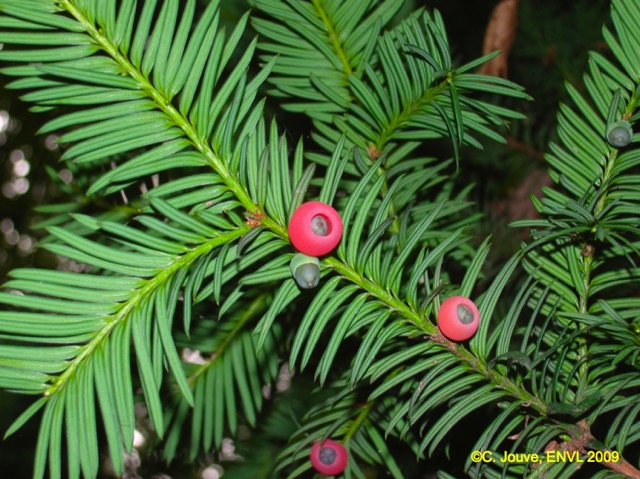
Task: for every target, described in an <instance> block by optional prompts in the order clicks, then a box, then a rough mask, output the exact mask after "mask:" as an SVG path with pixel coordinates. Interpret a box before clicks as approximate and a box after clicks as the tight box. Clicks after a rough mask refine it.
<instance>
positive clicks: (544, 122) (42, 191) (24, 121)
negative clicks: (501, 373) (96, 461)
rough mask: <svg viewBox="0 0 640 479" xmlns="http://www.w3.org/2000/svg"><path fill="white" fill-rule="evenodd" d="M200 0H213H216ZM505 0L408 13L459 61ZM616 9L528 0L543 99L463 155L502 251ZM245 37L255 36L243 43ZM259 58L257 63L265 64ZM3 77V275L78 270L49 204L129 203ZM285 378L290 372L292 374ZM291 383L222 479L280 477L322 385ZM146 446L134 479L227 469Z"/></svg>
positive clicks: (16, 457) (22, 440)
mask: <svg viewBox="0 0 640 479" xmlns="http://www.w3.org/2000/svg"><path fill="white" fill-rule="evenodd" d="M200 3H201V4H202V5H201V6H204V5H206V3H207V0H201V2H200ZM497 3H498V0H432V1H425V0H420V1H415V0H414V1H412V0H407V2H406V7H405V9H404V12H403V13H407V12H410V11H412V10H414V9H415V8H418V7H423V8H427V9H432V8H437V9H438V10H440V11H441V13H442V15H443V17H444V20H445V24H446V25H447V30H448V34H449V41H450V44H451V45H452V48H453V50H454V55H455V63H456V64H463V63H465V62H467V61H470V60H472V59H474V58H477V57H478V56H480V55H481V54H482V46H483V38H484V35H485V30H486V28H487V24H488V22H489V19H490V17H491V13H492V11H493V9H494V7H495V6H496V5H497ZM222 5H223V7H222V11H223V19H224V21H225V22H226V23H227V24H228V26H229V27H232V26H233V25H234V24H235V23H236V21H237V20H238V19H239V18H240V17H241V15H242V14H243V13H244V12H245V11H246V10H247V9H248V8H249V4H248V0H222ZM608 9H609V2H608V1H607V0H567V1H565V2H558V1H557V0H520V2H519V7H518V23H517V30H516V36H515V41H514V43H513V46H512V49H511V51H510V53H509V57H508V78H509V79H510V80H513V81H515V82H516V83H519V84H521V85H523V86H525V87H526V89H527V91H528V93H529V94H530V95H531V96H532V97H533V99H534V101H532V102H527V103H519V104H510V105H507V106H509V107H511V108H514V109H516V110H519V111H523V112H524V113H525V114H526V115H527V120H525V121H523V122H520V123H518V124H515V125H514V126H513V128H512V129H511V131H509V132H507V140H508V142H507V144H506V145H497V144H495V143H492V144H487V145H486V147H485V150H484V151H478V150H463V152H462V161H461V165H462V166H461V169H462V171H461V175H462V180H463V181H464V182H465V183H469V182H471V183H474V184H476V188H475V189H474V193H473V194H474V198H473V199H474V200H475V202H476V204H477V207H478V209H479V210H480V211H482V212H483V213H484V214H485V219H484V221H483V222H482V223H481V224H480V226H479V230H478V235H479V236H486V235H487V234H493V235H494V249H496V248H497V249H498V250H500V248H502V249H503V251H504V255H505V256H506V255H509V254H510V253H511V252H513V250H514V248H515V247H517V242H518V241H520V240H521V239H523V238H524V236H522V235H520V236H519V235H514V234H513V233H512V232H508V231H507V228H508V223H509V221H511V220H513V219H515V218H520V217H526V216H531V215H532V214H534V212H533V210H532V209H531V206H530V205H531V202H530V200H529V195H530V194H531V193H532V192H534V193H535V192H537V191H538V190H539V186H540V185H541V184H544V183H545V182H546V181H547V180H546V173H545V166H544V164H543V161H542V160H543V151H544V150H545V147H546V144H547V143H548V142H549V141H553V139H554V134H555V125H556V109H557V106H558V103H559V102H562V101H564V100H565V98H566V92H565V89H564V83H565V82H570V83H572V84H573V85H575V86H577V87H578V88H579V89H581V90H582V85H581V77H582V73H583V72H584V71H585V69H586V65H587V60H588V51H589V50H601V49H602V48H603V44H602V42H601V33H600V32H601V26H602V24H603V22H604V21H605V19H607V17H608ZM248 39H249V36H247V37H246V38H245V41H248ZM238 51H242V49H238ZM231 63H233V62H231ZM254 66H255V67H256V68H257V67H258V65H257V62H256V65H254ZM6 83H7V78H6V77H2V76H0V85H1V87H2V88H0V165H2V168H1V169H0V278H1V279H2V282H4V280H5V279H6V275H7V272H8V271H10V270H11V269H14V268H17V267H25V266H37V267H47V268H65V269H77V268H80V267H81V266H80V265H75V264H72V263H69V262H68V261H65V260H64V259H63V258H57V257H55V256H53V255H52V254H50V253H47V252H46V251H43V250H39V249H38V248H37V245H38V242H39V241H41V240H42V239H43V237H44V236H45V233H44V231H43V229H42V226H43V225H46V224H47V219H48V218H50V216H51V213H55V212H56V208H55V207H54V206H52V205H56V204H65V203H66V204H68V203H74V204H76V205H77V206H76V207H77V208H82V210H83V212H85V213H88V214H100V213H104V212H107V211H110V210H113V209H114V208H115V207H116V206H118V203H119V202H120V204H122V198H118V197H116V198H114V199H113V203H112V204H92V203H91V202H90V201H89V200H87V198H86V197H84V195H83V194H82V191H83V188H82V186H81V185H77V184H76V183H75V181H74V172H73V171H71V170H69V169H68V168H69V167H68V166H67V165H65V164H62V163H60V162H59V157H60V151H59V149H58V147H57V145H56V136H55V135H53V134H48V135H38V134H37V132H38V129H39V127H40V126H41V125H42V124H44V123H45V121H46V120H47V118H49V117H52V116H54V115H55V114H56V112H55V111H52V112H45V113H39V114H34V113H31V112H29V111H28V105H27V104H25V103H23V102H21V101H20V99H19V98H18V95H17V94H16V93H14V92H12V91H10V90H7V89H5V88H4V87H5V85H6ZM270 108H271V111H272V113H274V114H276V115H277V117H278V118H279V123H280V125H281V126H282V127H283V128H286V129H287V132H288V134H289V135H290V136H291V137H292V139H297V138H298V137H299V136H300V135H305V128H306V127H307V126H308V124H306V123H305V122H304V121H301V119H300V118H295V119H293V118H291V114H289V113H287V112H284V111H282V110H280V109H278V108H277V106H276V105H274V104H271V105H270ZM429 148H431V149H433V148H434V146H433V145H429ZM435 148H436V149H438V148H439V147H438V145H435ZM441 148H442V149H441V150H438V151H435V152H434V151H431V152H430V153H429V154H433V155H436V154H437V155H442V157H446V156H447V155H450V154H451V152H450V151H448V146H447V145H446V144H445V143H443V144H442V146H441ZM523 234H525V233H523ZM494 256H495V257H496V258H497V259H494V260H495V261H496V265H498V264H500V261H499V258H500V256H501V255H500V254H498V255H494ZM282 380H283V381H285V382H286V380H287V375H286V371H285V372H283V377H282ZM292 385H293V386H292V387H290V388H289V387H288V385H287V387H283V388H282V392H281V393H280V394H278V396H277V400H276V401H274V402H273V404H272V407H271V409H270V410H269V411H270V412H269V414H268V415H267V417H266V419H265V420H264V421H263V422H262V424H261V425H260V427H259V428H258V430H257V431H244V433H243V434H241V436H240V437H239V438H238V439H237V440H236V441H235V443H229V445H228V448H227V450H226V451H222V452H221V454H222V455H223V457H222V459H225V458H226V459H227V461H226V462H224V461H223V464H225V474H224V476H225V477H227V478H248V477H252V478H259V477H264V478H267V477H271V470H272V466H273V460H274V457H275V456H276V455H277V453H278V451H279V450H280V449H281V448H282V447H283V445H284V444H286V440H287V437H288V435H289V433H291V432H292V431H294V430H295V427H296V422H297V420H298V419H299V418H300V417H302V415H304V413H305V412H306V410H307V409H308V407H309V397H308V391H309V389H310V388H312V387H313V385H312V384H309V383H305V382H304V381H298V380H296V381H294V382H293V383H292ZM29 399H30V398H29ZM26 404H28V402H25V401H24V398H23V397H20V396H16V395H9V394H7V393H6V392H3V391H0V411H1V412H2V414H0V430H2V431H5V430H6V428H7V427H8V425H9V424H10V423H11V422H12V420H13V419H14V418H15V417H16V416H17V415H18V414H19V413H20V412H21V411H22V410H23V409H24V408H25V407H26ZM37 426H38V422H37V421H31V422H30V423H29V424H27V426H25V427H23V428H22V429H21V430H20V431H19V432H18V433H16V434H15V435H13V436H11V437H10V438H9V439H7V440H5V441H3V442H2V444H1V445H0V464H1V465H2V469H3V471H14V472H11V477H12V478H15V479H19V478H21V477H30V475H31V464H32V456H33V451H34V445H35V439H36V434H37ZM139 451H140V458H133V459H132V461H133V463H132V464H131V466H132V467H131V469H132V471H133V470H134V469H136V468H135V467H134V466H137V465H138V462H140V465H139V468H138V469H137V476H136V475H135V474H133V475H131V476H129V477H144V478H147V477H156V478H160V477H167V476H169V477H174V478H181V477H185V478H186V477H203V478H205V479H215V478H216V477H218V476H219V475H220V472H221V471H220V469H219V468H218V469H216V468H212V467H211V464H215V463H216V462H220V459H221V458H220V457H216V458H213V457H212V458H203V460H202V461H200V462H199V463H196V464H193V465H190V466H187V465H186V464H182V463H180V461H177V462H175V463H174V464H172V465H171V466H170V467H168V466H166V465H163V464H162V462H161V460H160V458H159V457H155V456H154V455H153V454H151V455H146V453H145V448H144V446H142V447H141V448H140V449H139ZM238 456H242V457H245V458H250V462H249V463H245V464H243V463H241V462H240V461H234V460H233V459H234V458H237V457H238ZM185 462H186V458H185ZM407 463H408V464H411V467H414V468H415V466H414V465H415V460H414V459H413V458H412V457H407ZM248 468H250V469H248ZM415 473H416V476H415V477H430V476H429V473H427V472H426V471H425V469H424V468H422V469H421V470H420V471H417V470H416V471H415ZM163 474H164V476H163ZM105 477H108V475H107V476H105ZM371 477H376V471H371Z"/></svg>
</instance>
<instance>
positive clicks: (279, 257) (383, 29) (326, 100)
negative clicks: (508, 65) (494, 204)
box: [0, 0, 640, 478]
mask: <svg viewBox="0 0 640 479" xmlns="http://www.w3.org/2000/svg"><path fill="white" fill-rule="evenodd" d="M218 3H219V2H217V1H215V0H213V1H211V2H208V3H207V4H206V7H205V8H200V5H198V4H197V2H196V1H195V0H185V1H181V0H164V1H161V2H158V1H157V0H28V1H24V0H0V43H2V44H3V49H2V50H0V61H1V62H2V65H3V68H2V73H3V74H4V75H7V76H9V77H11V78H12V81H11V83H9V84H8V88H11V89H16V90H20V92H21V95H22V96H21V98H22V99H23V100H24V101H26V102H30V103H32V104H33V110H34V111H35V112H48V114H49V115H51V118H53V119H51V120H50V121H49V122H47V123H46V124H45V125H44V126H43V127H42V129H41V131H42V132H55V133H56V134H58V135H60V136H59V143H60V144H61V145H62V146H63V149H64V154H63V158H62V159H63V161H64V162H66V164H68V165H69V168H70V169H72V171H73V172H74V175H75V178H76V182H77V184H78V188H79V189H80V190H81V191H82V193H81V194H82V198H78V199H77V200H78V204H76V205H73V204H72V205H67V206H64V205H61V206H60V207H58V208H52V210H55V211H57V212H58V213H60V212H62V214H58V215H57V216H55V217H52V218H51V219H50V220H49V222H48V224H49V225H50V226H49V227H48V237H47V239H46V241H44V242H43V247H45V248H47V249H48V250H50V251H51V252H53V253H55V254H58V255H61V256H64V257H67V258H70V259H73V260H75V261H77V262H79V263H81V264H84V265H85V271H84V272H83V273H76V272H66V271H49V270H39V269H18V270H14V271H12V273H11V278H10V280H9V281H8V282H6V283H5V284H4V290H3V292H0V302H1V303H2V304H3V305H5V307H4V308H3V310H2V311H1V312H0V342H1V344H0V386H2V387H3V388H5V389H7V390H10V391H13V392H16V393H21V394H29V395H32V396H34V401H33V402H32V403H31V406H29V407H28V408H27V409H26V410H25V412H24V413H23V414H22V415H21V416H20V417H19V418H17V419H16V420H15V422H14V423H13V425H12V426H11V427H10V429H9V431H7V435H10V434H12V433H14V432H15V431H17V430H18V429H19V428H20V427H21V426H22V425H24V424H25V422H27V421H28V420H30V419H32V418H34V416H38V417H39V420H40V431H39V435H38V441H37V444H36V446H35V447H36V454H35V465H34V477H36V478H40V477H43V476H45V475H49V477H52V478H57V477H62V476H68V477H71V478H76V477H86V478H91V477H96V476H97V475H98V474H99V468H100V454H101V451H107V452H108V455H109V456H110V458H111V461H112V464H113V467H114V469H115V470H116V471H117V472H118V473H122V471H123V470H124V467H125V464H124V453H125V451H129V452H130V451H131V449H132V447H133V445H132V444H133V437H134V430H135V428H136V415H135V411H136V409H135V408H136V405H137V404H140V403H144V405H145V407H146V411H147V414H148V419H149V421H150V425H151V427H152V429H153V430H154V432H155V434H156V435H157V438H158V441H157V442H156V443H155V446H154V447H156V448H157V450H158V452H160V453H161V455H162V457H163V459H164V460H166V461H167V462H171V461H172V460H174V459H175V458H176V457H178V456H179V457H183V458H184V457H186V459H187V460H189V461H191V462H195V461H196V460H197V459H198V458H200V457H204V456H205V455H206V454H208V453H210V452H211V451H216V450H220V448H221V445H222V442H223V438H225V437H229V436H231V437H235V435H236V433H237V432H238V430H239V427H240V426H250V427H254V426H259V425H261V424H262V423H263V421H262V420H261V418H262V417H264V414H265V409H264V405H265V403H266V402H267V401H268V399H267V396H266V395H265V394H263V387H264V386H265V385H273V384H274V381H275V380H276V378H277V376H278V371H279V369H280V367H281V365H282V364H283V363H286V364H288V365H289V367H290V369H291V370H292V371H295V374H294V376H293V381H294V383H295V382H296V380H297V378H298V377H304V376H309V377H311V378H313V379H314V380H315V381H316V382H317V385H318V386H319V389H320V392H319V393H318V394H317V395H315V394H314V395H311V394H310V392H309V394H308V398H309V399H308V400H309V403H310V404H311V403H313V407H312V408H311V409H310V410H309V411H308V413H307V414H306V416H305V418H304V420H303V422H302V423H300V424H298V426H297V431H296V432H294V433H293V434H292V435H291V436H290V438H289V440H290V441H289V445H288V446H286V447H284V448H283V449H282V450H281V451H279V452H280V455H279V458H278V462H277V468H276V471H275V472H273V475H275V476H278V477H291V478H293V477H298V476H303V475H307V476H309V475H310V474H312V472H311V471H310V470H311V464H310V462H309V461H308V454H309V448H310V446H311V444H312V443H313V442H315V441H317V440H320V439H322V438H327V437H331V438H332V439H334V440H336V441H339V442H342V443H344V444H345V446H346V447H347V449H348V451H349V462H348V466H347V469H346V471H345V473H344V475H345V477H349V478H351V477H358V478H364V477H369V476H367V474H368V472H367V471H370V470H371V466H372V465H373V466H374V467H378V468H379V469H381V470H385V471H387V472H388V473H389V474H391V475H392V476H393V477H395V478H402V477H407V471H408V470H410V469H411V468H410V467H407V465H406V464H404V463H403V461H401V460H400V459H399V456H398V454H400V453H401V454H403V456H402V457H405V458H406V454H405V453H402V452H401V451H402V450H403V448H405V449H406V450H407V451H412V452H411V454H412V455H413V456H414V457H415V458H417V459H418V460H419V461H421V464H429V461H430V459H429V457H433V456H434V455H435V456H438V457H439V462H438V464H439V467H440V468H441V471H440V472H439V475H440V476H439V477H443V478H448V477H453V476H452V475H451V474H459V473H461V472H462V470H464V472H466V473H467V474H468V475H469V476H472V477H496V478H497V477H525V476H526V477H539V478H542V477H546V478H551V477H554V478H555V477H570V476H572V475H574V474H575V473H582V472H584V470H588V471H589V473H590V474H592V476H591V477H597V478H605V477H607V478H612V477H625V474H626V475H628V476H632V477H640V472H639V471H638V470H637V469H636V468H635V467H634V464H633V462H636V461H638V454H637V447H638V441H639V440H640V420H639V414H640V374H639V371H638V364H639V363H638V354H639V352H640V315H639V314H638V311H639V310H640V299H639V298H638V292H637V284H638V283H637V282H638V279H639V278H640V269H639V267H638V266H637V264H638V261H640V258H639V254H638V253H639V248H640V234H639V233H640V230H639V224H640V214H639V212H640V193H639V191H640V188H639V187H640V177H639V176H638V174H637V170H638V165H639V164H640V149H638V148H636V146H635V145H636V143H635V142H637V141H638V140H639V139H640V136H639V135H638V134H636V135H634V136H633V142H632V143H631V145H630V146H628V147H625V148H622V149H617V148H615V147H613V146H611V145H610V144H609V143H608V141H607V139H606V130H607V125H608V124H610V123H612V122H614V121H617V120H619V119H625V120H628V121H629V122H630V123H631V125H633V124H634V123H635V122H636V120H637V118H638V115H637V113H636V111H635V110H636V108H637V106H638V103H639V101H640V95H639V94H638V91H637V90H638V86H639V84H640V1H638V0H613V5H612V20H613V22H612V24H613V30H606V29H605V30H604V39H605V41H606V43H607V45H608V47H609V49H610V52H611V55H609V56H604V55H602V54H598V53H594V54H592V55H591V58H590V62H589V73H588V74H587V75H585V77H584V84H585V87H586V89H585V92H583V93H580V91H579V90H578V89H577V88H576V87H574V86H571V85H567V88H568V91H569V93H570V96H571V98H572V99H573V102H574V104H573V105H571V106H565V105H562V106H561V107H560V113H559V128H558V137H559V142H558V143H557V144H551V145H550V146H549V153H548V155H547V160H548V162H549V164H550V167H551V170H552V177H553V180H554V181H555V183H556V186H555V187H554V188H549V189H547V190H545V192H544V197H543V198H542V199H534V202H535V205H536V207H537V209H538V211H539V213H540V218H539V219H535V220H526V221H522V222H521V226H527V227H529V228H531V239H530V241H529V242H528V243H527V244H524V245H523V247H522V250H520V251H517V252H514V253H513V256H512V257H511V259H509V260H508V261H507V262H506V263H505V264H504V266H503V267H502V268H501V269H500V271H499V272H498V273H497V274H493V275H492V276H489V277H488V275H489V273H490V272H488V271H484V270H483V267H484V265H485V263H486V260H487V257H488V255H489V254H490V239H486V240H484V241H481V242H480V243H479V244H478V243H476V242H475V240H474V238H473V237H472V236H471V231H472V230H471V227H472V226H473V225H474V223H475V222H476V220H477V217H476V215H474V214H473V209H472V208H471V205H470V204H469V203H468V202H467V199H466V195H467V193H468V191H469V189H470V188H471V186H461V185H460V184H459V183H458V182H457V181H456V165H461V164H464V158H461V157H460V147H461V146H462V145H469V146H472V147H480V146H481V142H482V141H486V140H494V141H503V139H502V136H501V133H500V132H501V130H500V128H503V127H504V126H508V125H509V123H510V122H511V121H513V120H518V119H521V118H523V116H522V115H520V114H519V113H517V112H515V111H512V110H510V109H507V108H504V107H501V106H500V98H501V97H504V96H509V97H514V98H516V99H522V100H526V99H527V98H528V97H527V95H526V94H525V93H524V91H523V89H522V88H520V87H518V86H517V85H514V84H513V83H511V82H509V81H506V80H502V79H497V78H493V77H487V76H482V75H478V74H476V73H474V70H475V69H476V67H477V66H478V65H480V64H481V63H483V62H484V61H486V60H487V59H488V58H490V57H491V56H492V55H489V56H487V57H484V58H479V59H478V60H476V61H473V62H471V63H468V64H466V65H462V66H456V65H455V64H454V62H453V60H452V56H451V52H450V48H449V44H448V40H447V34H446V31H445V27H444V25H443V21H442V18H441V17H440V16H439V14H438V13H437V12H427V11H424V10H419V11H416V12H414V13H412V14H410V15H407V16H406V17H403V15H402V14H400V12H403V11H404V10H402V7H403V3H404V2H403V1H402V0H304V1H301V0H255V1H254V9H253V10H252V13H251V21H252V25H253V26H254V28H255V29H256V31H257V32H258V34H259V35H258V37H257V39H253V40H252V41H250V42H249V43H248V46H246V47H244V46H243V47H239V45H240V44H241V43H240V41H241V39H242V38H243V32H244V30H245V27H246V25H247V22H248V21H249V20H250V17H249V14H247V15H245V16H244V17H242V19H241V20H240V21H239V22H238V24H237V26H236V28H235V29H233V31H231V32H229V33H227V32H225V29H224V28H222V27H220V23H221V19H220V9H219V4H218ZM258 60H262V62H261V66H260V68H257V66H258V63H259V62H258ZM265 85H266V88H265V89H264V90H261V87H263V86H265ZM261 91H266V93H267V95H268V97H267V101H269V102H273V103H274V104H275V103H276V102H278V103H279V104H280V105H281V106H282V107H283V108H284V109H286V110H288V111H290V112H293V113H297V114H299V115H301V116H306V117H307V118H308V119H309V120H310V121H309V122H308V123H309V125H310V126H309V128H310V131H309V135H310V139H309V140H308V141H307V142H306V144H303V143H302V142H301V141H300V142H297V143H296V144H295V145H290V143H291V140H290V139H289V138H287V136H286V135H284V134H283V133H282V132H283V131H284V128H286V126H287V125H280V124H278V123H277V120H274V119H270V118H267V116H266V115H265V113H264V111H263V107H264V104H265V103H264V101H260V100H259V98H258V97H259V94H260V92H261ZM34 118H36V119H37V117H35V116H34ZM439 138H445V139H446V141H447V145H448V147H449V148H450V150H449V151H450V152H451V155H452V157H453V158H452V159H447V158H435V157H429V156H425V153H424V152H425V151H427V149H426V148H425V145H426V146H427V147H429V146H430V145H434V144H435V141H434V140H436V139H439ZM439 144H440V145H441V144H442V141H441V140H440V141H439ZM437 151H442V147H441V146H440V147H439V148H438V149H437ZM122 198H126V199H127V201H126V202H123V201H122ZM311 199H319V200H320V201H323V202H326V203H330V204H332V205H333V206H334V207H335V208H336V209H337V210H338V211H339V212H340V214H341V216H342V220H343V222H344V235H343V237H342V241H341V243H340V244H339V246H338V248H337V249H336V250H335V251H334V252H333V253H332V254H330V255H328V256H326V257H323V258H322V261H321V265H322V266H321V268H322V279H321V282H320V285H319V287H318V288H317V289H315V290H313V291H301V290H300V289H299V288H298V286H297V284H296V282H295V281H294V279H293V278H292V277H291V272H290V270H289V262H290V260H291V258H292V256H293V254H294V249H293V248H292V247H291V245H290V242H289V238H288V233H287V224H288V222H289V218H290V216H291V214H292V213H293V211H295V209H296V208H297V207H298V206H299V205H300V204H301V203H302V202H304V201H308V200H311ZM65 208H66V209H65ZM451 295H463V296H468V297H472V298H473V299H474V301H475V302H476V303H477V304H478V306H479V309H480V314H481V318H482V321H481V326H480V329H479V331H478V333H477V334H476V335H475V336H474V338H473V339H472V340H471V341H469V342H466V343H455V342H452V341H450V340H448V339H446V338H445V337H444V336H443V335H442V334H441V333H440V332H439V330H438V328H437V326H436V323H435V319H436V316H437V311H438V309H439V307H440V304H441V303H442V301H443V300H444V299H445V298H447V297H448V296H451ZM189 351H191V352H193V351H197V352H198V354H197V357H198V360H197V361H193V360H192V359H191V355H189V354H188V352H189ZM316 396H317V397H318V399H317V400H315V399H314V398H315V397H316ZM276 397H277V396H276ZM34 420H35V419H34ZM470 430H471V431H474V432H473V433H471V432H470ZM460 435H463V436H466V437H465V438H464V439H465V440H464V441H460ZM461 442H462V443H464V444H463V445H464V448H465V449H464V451H457V450H456V448H457V446H458V445H459V444H460V443H461ZM634 448H635V449H634ZM473 450H480V451H489V452H490V453H493V457H494V458H496V460H495V462H490V461H487V462H479V463H475V462H472V456H471V455H470V452H471V451H473ZM399 451H400V452H399ZM504 451H508V452H514V453H522V454H538V455H539V456H540V458H541V460H540V461H531V460H520V461H515V460H514V461H510V462H506V463H502V462H500V461H499V460H497V459H498V458H499V457H501V456H502V455H503V452H504ZM554 451H559V452H563V453H568V454H569V453H575V454H576V456H572V457H574V458H581V459H582V460H584V461H587V460H588V459H589V458H596V459H597V461H596V462H595V463H587V462H585V463H580V462H578V461H577V460H575V459H574V460H566V461H556V462H553V461H547V460H546V458H547V456H546V454H547V452H551V454H553V452H554ZM611 451H613V452H615V455H613V456H612V455H611V454H610V452H611ZM405 452H406V451H405ZM596 452H597V453H598V454H599V455H597V454H596ZM605 452H606V453H607V455H605V454H604V453H605ZM447 457H450V458H451V460H450V461H449V462H448V461H447V460H446V458H447ZM486 457H488V456H486ZM616 458H617V459H616ZM607 459H612V460H607ZM246 460H247V461H250V458H246ZM456 462H457V463H458V464H456ZM461 463H464V465H463V466H461V465H460V464H461ZM636 465H637V464H636ZM581 467H582V468H583V469H582V470H581ZM447 471H448V472H447ZM262 474H263V477H266V476H264V472H262ZM253 477H259V476H258V472H256V473H255V474H254V476H253Z"/></svg>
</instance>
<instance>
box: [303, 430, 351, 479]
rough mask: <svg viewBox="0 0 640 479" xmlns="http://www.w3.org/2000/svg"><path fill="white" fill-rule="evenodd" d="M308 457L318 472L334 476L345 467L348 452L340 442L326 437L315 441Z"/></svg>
mask: <svg viewBox="0 0 640 479" xmlns="http://www.w3.org/2000/svg"><path fill="white" fill-rule="evenodd" d="M309 459H310V460H311V464H312V465H313V468H314V469H315V470H316V471H318V472H319V473H320V474H326V475H327V476H335V475H337V474H340V473H341V472H342V471H344V469H345V467H347V460H348V459H349V453H348V452H347V449H346V448H345V447H344V446H343V445H342V444H340V443H338V442H335V441H332V440H331V439H326V440H325V441H323V442H322V443H321V442H320V441H318V442H316V443H315V444H314V445H313V446H312V447H311V454H309Z"/></svg>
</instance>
